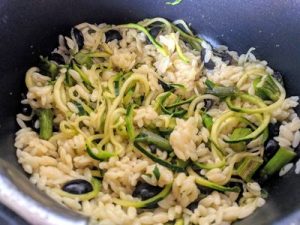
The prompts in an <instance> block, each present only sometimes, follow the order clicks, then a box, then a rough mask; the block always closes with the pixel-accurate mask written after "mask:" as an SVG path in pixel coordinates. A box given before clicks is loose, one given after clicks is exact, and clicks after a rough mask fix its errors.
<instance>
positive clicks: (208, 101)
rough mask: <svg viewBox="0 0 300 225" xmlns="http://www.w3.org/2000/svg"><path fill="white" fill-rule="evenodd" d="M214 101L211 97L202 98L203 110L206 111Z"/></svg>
mask: <svg viewBox="0 0 300 225" xmlns="http://www.w3.org/2000/svg"><path fill="white" fill-rule="evenodd" d="M213 105H214V101H213V100H212V99H204V108H205V111H208V110H210V109H211V107H213Z"/></svg>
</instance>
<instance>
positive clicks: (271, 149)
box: [264, 139, 279, 160]
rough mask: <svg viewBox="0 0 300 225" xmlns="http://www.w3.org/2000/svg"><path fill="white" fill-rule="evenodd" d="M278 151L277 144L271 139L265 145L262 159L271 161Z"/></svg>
mask: <svg viewBox="0 0 300 225" xmlns="http://www.w3.org/2000/svg"><path fill="white" fill-rule="evenodd" d="M278 149H279V144H278V142H277V141H275V140H274V139H271V140H269V141H267V142H266V143H265V152H264V158H265V159H266V160H269V159H271V158H272V157H273V156H274V155H275V153H276V152H277V151H278Z"/></svg>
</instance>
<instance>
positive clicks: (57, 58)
mask: <svg viewBox="0 0 300 225" xmlns="http://www.w3.org/2000/svg"><path fill="white" fill-rule="evenodd" d="M49 60H52V61H55V62H57V63H58V64H65V59H64V57H62V55H60V54H58V53H56V52H54V53H51V55H50V56H49Z"/></svg>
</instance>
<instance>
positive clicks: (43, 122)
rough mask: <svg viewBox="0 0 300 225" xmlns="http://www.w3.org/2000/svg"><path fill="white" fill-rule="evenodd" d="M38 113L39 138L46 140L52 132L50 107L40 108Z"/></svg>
mask: <svg viewBox="0 0 300 225" xmlns="http://www.w3.org/2000/svg"><path fill="white" fill-rule="evenodd" d="M38 114H39V124H40V138H42V139H44V140H48V139H49V138H50V137H51V136H52V133H53V112H52V110H51V109H41V110H39V112H38Z"/></svg>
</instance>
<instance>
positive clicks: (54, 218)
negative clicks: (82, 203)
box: [0, 159, 88, 225]
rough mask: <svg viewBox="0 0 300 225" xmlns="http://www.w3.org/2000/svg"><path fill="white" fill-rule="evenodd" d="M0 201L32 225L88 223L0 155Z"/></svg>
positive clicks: (82, 224)
mask: <svg viewBox="0 0 300 225" xmlns="http://www.w3.org/2000/svg"><path fill="white" fill-rule="evenodd" d="M0 202H2V203H3V204H4V205H5V206H7V207H8V208H10V209H11V210H13V211H15V212H16V213H17V214H18V215H19V216H21V217H22V218H23V219H25V220H26V221H27V222H29V223H30V224H32V225H41V224H43V225H58V224H61V225H88V218H86V217H83V216H81V215H79V214H77V213H75V212H72V211H71V210H69V209H67V208H65V207H63V206H62V205H60V204H58V203H57V202H55V201H54V200H53V199H51V198H50V197H48V196H47V195H46V194H45V193H43V192H42V191H40V190H37V188H36V187H35V186H34V185H33V184H31V183H30V182H29V181H28V178H26V176H25V175H24V174H22V173H21V172H20V171H19V170H18V169H17V168H15V167H14V166H13V165H11V164H10V163H8V162H6V161H4V160H3V159H0Z"/></svg>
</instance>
